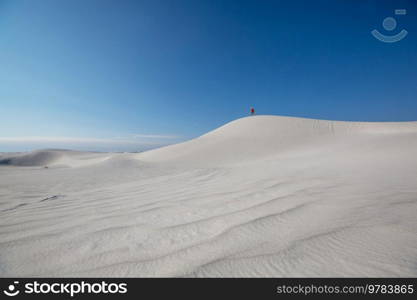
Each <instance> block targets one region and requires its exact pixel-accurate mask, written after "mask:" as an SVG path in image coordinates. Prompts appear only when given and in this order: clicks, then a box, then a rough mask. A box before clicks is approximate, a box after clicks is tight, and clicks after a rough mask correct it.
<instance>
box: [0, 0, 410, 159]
mask: <svg viewBox="0 0 417 300" xmlns="http://www.w3.org/2000/svg"><path fill="white" fill-rule="evenodd" d="M399 8H402V9H407V14H406V15H395V14H394V10H395V9H399ZM416 15H417V3H416V1H413V0H410V1H398V0H397V1H377V0H373V1H371V0H368V1H366V0H363V1H348V0H328V1H311V0H305V1H297V0H291V1H278V0H276V1H266V0H265V1H244V0H239V1H238V0H236V1H232V0H222V1H218V0H207V1H203V0H189V1H185V0H184V1H182V0H175V1H173V0H165V1H159V0H152V1H140V0H137V1H127V0H124V1H106V0H97V1H95V0H94V1H93V0H82V1H81V0H71V1H63V0H61V1H56V0H39V1H32V0H13V1H12V0H10V1H7V0H0V103H1V106H0V108H1V115H0V116H1V118H0V152H1V151H26V150H32V149H36V148H51V147H53V148H57V147H58V148H72V149H82V150H102V151H133V150H143V149H148V148H152V147H156V146H159V145H162V144H168V143H173V142H177V141H181V140H185V139H189V138H193V137H196V136H198V135H201V134H203V133H205V132H207V131H210V130H212V129H214V128H216V127H218V126H221V125H223V124H224V123H226V122H228V121H231V120H233V119H236V118H239V117H242V116H245V115H247V114H248V111H249V108H250V107H251V106H254V107H255V109H256V111H257V113H259V114H276V115H289V116H298V117H310V118H320V119H333V120H361V121H407V120H417V17H416ZM390 16H391V17H394V18H395V19H396V20H397V25H398V26H397V28H396V29H395V30H393V31H392V32H387V31H385V30H384V28H383V27H382V21H383V20H384V18H386V17H390ZM373 29H378V30H379V31H380V32H381V33H384V34H387V35H388V34H390V35H391V34H396V33H398V32H399V31H400V30H401V29H406V30H407V31H408V36H407V37H406V38H404V39H403V40H402V41H400V42H397V43H383V42H380V41H378V40H376V39H375V38H374V37H373V36H372V35H371V34H370V32H371V30H373Z"/></svg>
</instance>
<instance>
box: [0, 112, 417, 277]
mask: <svg viewBox="0 0 417 300" xmlns="http://www.w3.org/2000/svg"><path fill="white" fill-rule="evenodd" d="M45 166H48V168H45ZM0 276H2V277H5V276H132V277H133V276H134V277H147V276H186V277H195V276H196V277H225V276H227V277H235V276H244V277H248V276H249V277H252V276H261V277H267V276H320V277H322V276H417V122H402V123H357V122H333V121H321V120H312V119H301V118H289V117H278V116H255V117H248V118H243V119H239V120H236V121H233V122H231V123H228V124H226V125H225V126H223V127H221V128H219V129H216V130H214V131H212V132H210V133H208V134H206V135H203V136H201V137H199V138H197V139H194V140H191V141H189V142H185V143H182V144H178V145H173V146H168V147H165V148H161V149H157V150H153V151H149V152H144V153H139V154H134V153H81V152H75V151H58V150H49V151H37V152H33V153H30V154H27V153H26V154H0Z"/></svg>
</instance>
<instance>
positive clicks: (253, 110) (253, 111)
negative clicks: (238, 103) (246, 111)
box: [250, 107, 255, 116]
mask: <svg viewBox="0 0 417 300" xmlns="http://www.w3.org/2000/svg"><path fill="white" fill-rule="evenodd" d="M250 114H251V115H252V116H253V115H254V114H255V109H254V108H253V107H251V108H250Z"/></svg>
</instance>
